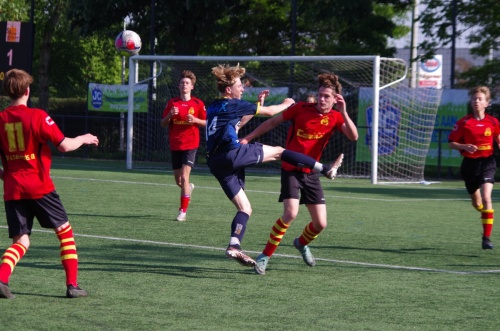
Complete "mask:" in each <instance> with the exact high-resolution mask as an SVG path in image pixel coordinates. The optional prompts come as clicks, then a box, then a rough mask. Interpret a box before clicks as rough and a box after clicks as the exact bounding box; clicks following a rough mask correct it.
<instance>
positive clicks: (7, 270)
mask: <svg viewBox="0 0 500 331" xmlns="http://www.w3.org/2000/svg"><path fill="white" fill-rule="evenodd" d="M26 251H27V249H26V247H24V245H22V244H19V243H16V244H12V245H11V246H10V247H9V248H7V250H6V251H5V253H4V254H3V256H2V260H1V261H0V282H2V283H4V284H8V283H9V278H10V275H11V274H12V272H13V271H14V267H15V266H16V264H17V262H19V260H21V259H22V258H23V256H24V254H26Z"/></svg>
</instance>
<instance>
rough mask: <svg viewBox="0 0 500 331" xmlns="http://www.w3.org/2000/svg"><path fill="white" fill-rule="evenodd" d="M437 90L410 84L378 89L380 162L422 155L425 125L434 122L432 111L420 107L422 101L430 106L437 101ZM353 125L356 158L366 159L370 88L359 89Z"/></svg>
mask: <svg viewBox="0 0 500 331" xmlns="http://www.w3.org/2000/svg"><path fill="white" fill-rule="evenodd" d="M441 93H442V90H438V89H411V88H406V90H404V88H398V89H393V88H387V89H384V90H383V91H381V94H380V100H379V118H378V122H379V123H378V124H379V125H378V126H379V128H378V130H379V132H378V156H379V158H378V160H379V162H380V163H392V162H395V161H394V160H408V159H415V158H426V156H427V154H426V153H427V149H423V148H422V146H424V145H425V144H426V143H428V142H429V134H430V132H429V131H430V129H429V128H430V127H432V126H434V125H435V113H433V112H432V111H422V110H423V108H425V107H424V104H428V106H431V107H432V105H433V104H434V105H435V104H437V103H438V102H439V98H440V96H441ZM415 103H418V105H415ZM434 109H435V108H434ZM426 110H429V109H426ZM357 127H358V132H359V140H358V145H357V148H356V161H358V162H370V161H371V159H372V155H371V154H372V140H373V132H372V127H373V89H372V88H360V89H359V99H358V123H357ZM424 153H425V154H424Z"/></svg>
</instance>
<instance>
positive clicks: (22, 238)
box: [12, 234, 31, 250]
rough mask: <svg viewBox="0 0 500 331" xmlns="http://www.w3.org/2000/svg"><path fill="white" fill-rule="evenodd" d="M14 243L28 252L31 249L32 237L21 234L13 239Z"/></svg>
mask: <svg viewBox="0 0 500 331" xmlns="http://www.w3.org/2000/svg"><path fill="white" fill-rule="evenodd" d="M12 242H13V243H14V244H21V245H23V246H24V248H26V250H27V249H28V248H29V247H30V244H31V242H30V237H29V236H28V235H27V234H20V235H18V236H15V237H14V238H12Z"/></svg>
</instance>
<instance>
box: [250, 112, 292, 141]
mask: <svg viewBox="0 0 500 331" xmlns="http://www.w3.org/2000/svg"><path fill="white" fill-rule="evenodd" d="M284 121H285V120H284V119H283V115H282V114H278V115H277V116H275V117H273V118H270V119H268V120H267V121H265V122H264V123H262V124H261V125H259V126H258V127H257V128H256V129H255V130H253V131H252V132H250V133H249V134H248V135H246V136H245V137H244V138H242V139H240V143H242V144H247V143H249V142H250V141H252V140H253V139H255V138H257V137H260V136H262V135H263V134H264V133H266V132H269V131H271V130H272V129H274V128H275V127H277V126H278V125H280V124H281V123H283V122H284Z"/></svg>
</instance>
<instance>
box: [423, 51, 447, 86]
mask: <svg viewBox="0 0 500 331" xmlns="http://www.w3.org/2000/svg"><path fill="white" fill-rule="evenodd" d="M418 87H424V88H435V89H441V88H442V87H443V55H441V54H439V55H434V57H433V58H432V59H429V60H425V61H420V65H419V67H418Z"/></svg>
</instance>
